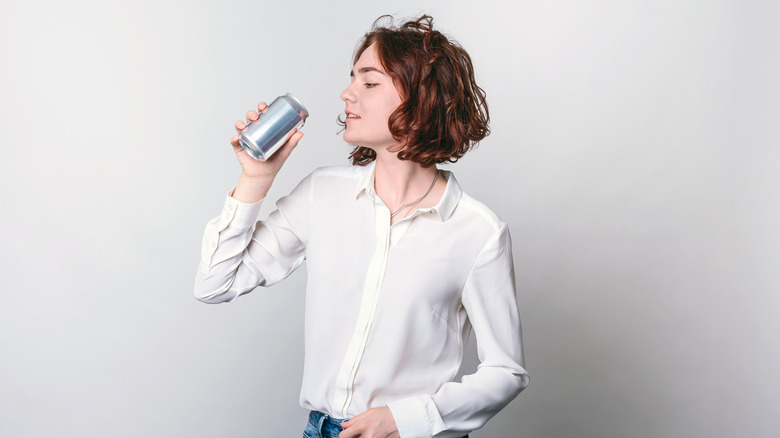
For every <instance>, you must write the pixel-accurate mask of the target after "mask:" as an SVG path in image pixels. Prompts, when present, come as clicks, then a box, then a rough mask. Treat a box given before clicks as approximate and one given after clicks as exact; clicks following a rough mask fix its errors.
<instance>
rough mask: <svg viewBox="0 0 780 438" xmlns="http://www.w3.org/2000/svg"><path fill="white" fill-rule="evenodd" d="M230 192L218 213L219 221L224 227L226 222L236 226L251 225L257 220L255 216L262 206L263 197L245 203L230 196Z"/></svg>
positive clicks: (248, 226) (231, 192)
mask: <svg viewBox="0 0 780 438" xmlns="http://www.w3.org/2000/svg"><path fill="white" fill-rule="evenodd" d="M234 190H235V189H234ZM232 194H233V190H231V191H230V193H228V195H227V198H226V199H225V205H224V207H222V213H221V215H220V222H222V223H223V224H224V227H227V225H228V224H230V225H232V226H234V227H237V228H250V227H253V226H254V225H255V223H256V222H257V216H258V214H260V208H261V207H262V205H263V201H264V200H265V198H263V199H261V200H259V201H257V202H253V203H251V204H247V203H246V202H241V201H238V200H236V199H235V198H233V197H232V196H231V195H232ZM219 228H223V227H219ZM223 229H224V228H223Z"/></svg>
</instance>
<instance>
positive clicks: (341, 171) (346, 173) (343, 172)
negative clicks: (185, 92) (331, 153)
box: [307, 165, 367, 179]
mask: <svg viewBox="0 0 780 438" xmlns="http://www.w3.org/2000/svg"><path fill="white" fill-rule="evenodd" d="M366 171H367V169H366V167H364V166H355V165H344V166H325V167H318V168H316V169H314V171H312V173H311V174H309V176H308V177H307V178H309V177H310V178H312V179H319V178H326V179H333V178H335V179H360V178H361V177H363V176H364V175H365V174H366Z"/></svg>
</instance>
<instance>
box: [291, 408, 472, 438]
mask: <svg viewBox="0 0 780 438" xmlns="http://www.w3.org/2000/svg"><path fill="white" fill-rule="evenodd" d="M347 420H348V418H333V417H331V416H330V415H326V414H323V413H322V412H318V411H311V412H310V413H309V422H308V423H306V429H304V431H303V438H338V436H339V433H341V431H342V430H344V429H343V428H342V427H341V426H340V424H341V423H342V422H344V421H347ZM463 438H469V436H468V435H466V436H464V437H463Z"/></svg>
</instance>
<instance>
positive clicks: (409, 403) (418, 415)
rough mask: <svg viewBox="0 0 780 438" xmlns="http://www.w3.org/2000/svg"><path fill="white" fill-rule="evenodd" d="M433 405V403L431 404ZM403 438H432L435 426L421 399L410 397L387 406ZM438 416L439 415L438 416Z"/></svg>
mask: <svg viewBox="0 0 780 438" xmlns="http://www.w3.org/2000/svg"><path fill="white" fill-rule="evenodd" d="M431 404H432V403H431ZM387 407H388V408H390V412H391V413H392V414H393V419H394V420H395V425H396V427H397V428H398V433H399V434H400V435H401V438H431V437H432V436H433V433H432V430H433V424H432V422H431V417H430V416H429V415H428V412H427V408H426V403H425V401H424V400H423V399H422V398H421V397H410V398H405V399H402V400H396V401H394V402H390V403H388V404H387ZM437 415H438V414H437Z"/></svg>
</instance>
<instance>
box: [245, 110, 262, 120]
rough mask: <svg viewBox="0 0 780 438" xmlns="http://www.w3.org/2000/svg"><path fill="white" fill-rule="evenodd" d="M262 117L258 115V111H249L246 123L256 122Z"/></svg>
mask: <svg viewBox="0 0 780 438" xmlns="http://www.w3.org/2000/svg"><path fill="white" fill-rule="evenodd" d="M259 117H260V115H259V114H257V111H247V112H246V121H247V122H254V121H255V120H257V119H258V118H259Z"/></svg>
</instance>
